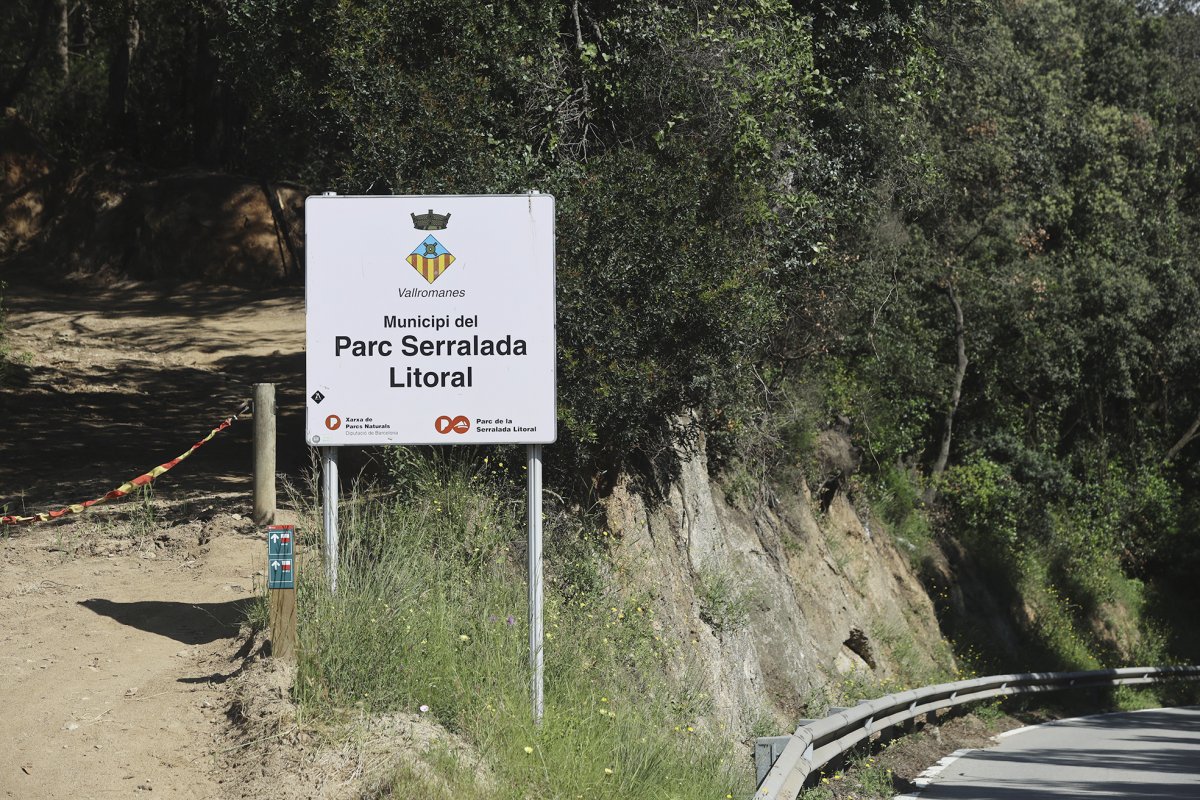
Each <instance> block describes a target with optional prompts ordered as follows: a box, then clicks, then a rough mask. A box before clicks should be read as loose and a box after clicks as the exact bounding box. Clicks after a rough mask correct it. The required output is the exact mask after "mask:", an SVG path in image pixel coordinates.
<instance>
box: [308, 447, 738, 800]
mask: <svg viewBox="0 0 1200 800" xmlns="http://www.w3.org/2000/svg"><path fill="white" fill-rule="evenodd" d="M405 458H406V461H405V467H404V468H405V470H406V473H407V475H406V479H405V481H406V482H405V484H404V486H403V487H402V490H401V491H400V492H399V493H393V494H392V495H390V496H375V497H370V496H368V495H367V494H365V493H361V492H360V493H358V494H357V495H356V496H355V497H352V498H351V499H350V500H349V501H348V502H344V504H343V511H344V513H343V517H342V521H341V527H340V536H341V542H342V560H341V568H340V570H339V576H340V577H339V590H338V593H337V595H336V596H335V595H332V594H330V593H329V592H328V590H327V589H326V587H325V585H324V582H323V580H322V579H321V578H322V576H321V574H320V570H315V569H306V570H304V571H302V572H301V574H300V586H299V591H298V600H299V603H300V613H299V625H300V629H299V640H300V660H299V673H298V678H297V684H296V693H297V697H298V699H299V701H300V703H301V704H302V705H303V706H305V707H307V708H309V709H311V710H314V711H317V712H318V713H324V714H338V713H341V712H343V711H344V710H345V709H350V708H357V709H362V710H364V711H369V712H387V711H408V712H414V713H422V714H427V715H431V716H432V717H434V718H436V720H437V721H438V722H440V723H441V724H442V725H443V726H445V727H446V728H447V729H449V730H451V731H453V732H455V733H457V734H459V735H461V736H462V737H464V738H465V739H466V740H468V741H469V742H471V743H472V744H473V745H474V746H475V747H476V748H477V750H478V752H479V754H480V756H481V758H482V759H483V760H484V763H485V764H486V765H487V767H488V769H489V770H490V771H491V773H492V775H493V776H494V778H495V786H496V787H497V788H495V789H494V790H486V791H488V792H489V794H488V795H487V796H489V797H496V798H526V797H538V798H558V797H562V798H576V797H578V796H580V795H582V796H585V797H589V798H609V797H611V798H629V797H637V798H646V799H647V800H653V798H676V797H678V798H684V797H688V798H691V797H725V796H726V794H733V795H734V796H738V795H739V794H741V795H745V794H747V793H748V792H749V791H751V790H752V788H753V787H752V786H750V781H751V777H750V775H749V770H748V768H746V769H735V768H733V767H732V766H731V763H732V753H731V749H732V745H731V744H730V743H729V742H727V741H726V742H722V741H721V738H720V737H719V736H718V735H717V734H716V732H715V731H712V730H711V726H710V725H709V724H708V721H707V720H706V719H704V718H703V717H701V716H698V715H697V713H696V710H697V708H701V707H702V705H698V704H697V703H696V702H694V701H695V698H694V697H692V696H691V694H692V693H693V692H694V690H692V692H689V691H688V690H687V689H686V687H676V686H673V685H672V684H671V682H670V681H669V680H668V679H667V678H666V677H665V667H666V665H667V663H668V662H669V660H670V659H672V658H673V657H674V656H675V654H676V649H677V645H676V644H673V643H671V642H669V641H666V640H665V639H664V637H662V636H661V635H659V634H657V633H656V632H655V630H654V624H653V619H654V610H653V608H652V607H651V606H650V605H649V603H648V602H646V601H645V600H642V601H636V600H624V601H622V600H619V599H617V597H616V596H615V595H612V594H609V593H608V592H607V590H605V589H603V588H602V587H601V583H600V582H599V581H598V580H594V576H595V575H597V574H598V573H600V572H603V571H604V570H605V569H606V563H605V554H604V548H603V546H602V545H595V544H593V543H592V542H594V541H596V540H600V541H602V540H603V539H604V538H605V537H603V535H602V534H595V533H589V534H587V535H586V536H584V535H582V534H581V532H580V531H579V530H575V531H570V530H547V539H548V540H549V539H550V538H552V537H553V536H556V535H574V536H577V537H581V543H580V544H579V546H577V547H562V546H559V547H557V548H556V550H557V551H558V552H560V553H562V554H563V556H564V557H565V558H567V559H568V560H570V561H572V562H573V563H569V564H563V563H557V564H552V565H548V569H547V572H548V574H550V575H554V576H559V578H558V579H554V580H551V581H549V582H548V585H547V592H546V600H545V626H546V643H545V647H546V649H545V682H546V710H545V717H544V720H543V724H542V725H541V726H540V727H535V726H534V725H533V724H532V721H531V716H532V715H531V710H530V704H529V681H530V671H529V667H528V636H527V627H526V586H525V570H524V553H523V550H524V527H523V525H522V522H521V513H520V512H521V510H522V509H521V508H520V506H521V505H523V502H521V503H519V502H517V501H514V499H513V498H514V497H518V496H519V495H520V492H519V491H516V490H515V489H514V488H510V486H511V478H510V477H509V476H507V475H506V473H505V472H504V471H497V470H494V469H493V468H492V465H490V464H488V465H486V466H485V465H483V464H482V463H477V464H476V465H474V466H463V465H462V464H456V463H454V462H451V461H435V460H431V459H414V458H413V457H412V454H411V452H410V453H409V454H408V455H407V456H406V457H405ZM727 738H732V737H727ZM453 772H454V771H453V770H452V771H451V773H453ZM401 773H402V774H401ZM401 773H398V774H397V776H396V778H395V785H394V787H392V789H391V793H392V795H393V796H412V795H411V794H410V792H411V791H413V787H414V786H418V784H420V785H428V786H433V784H431V783H430V781H429V779H428V778H427V777H426V776H422V775H419V774H416V773H414V772H413V771H412V770H408V771H407V772H405V771H403V770H402V771H401ZM439 780H441V781H443V784H444V786H450V787H457V786H461V785H463V782H462V781H459V780H457V779H455V778H454V776H453V774H451V775H449V776H448V777H443V778H439ZM422 782H423V783H422ZM443 784H438V785H439V786H441V785H443ZM429 791H430V792H431V794H430V795H428V796H441V794H444V792H441V790H440V789H438V790H437V791H434V790H433V789H429ZM479 791H485V790H483V789H479V788H478V787H476V788H474V789H471V790H470V791H467V790H464V791H463V792H462V794H460V795H455V796H467V797H474V796H481V795H477V794H475V792H479Z"/></svg>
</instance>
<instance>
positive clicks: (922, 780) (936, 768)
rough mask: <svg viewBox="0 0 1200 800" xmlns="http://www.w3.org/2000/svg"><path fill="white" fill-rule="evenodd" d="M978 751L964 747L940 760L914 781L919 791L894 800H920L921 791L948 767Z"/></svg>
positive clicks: (897, 796) (896, 797) (899, 795)
mask: <svg viewBox="0 0 1200 800" xmlns="http://www.w3.org/2000/svg"><path fill="white" fill-rule="evenodd" d="M977 749H978V748H976V747H964V748H963V749H961V750H955V751H954V752H953V753H951V754H950V755H948V756H945V757H944V758H942V759H940V760H939V761H938V762H937V763H936V764H934V765H933V766H932V767H930V768H929V769H927V770H925V771H924V772H922V773H921V774H920V775H918V776H917V777H916V779H914V780H913V785H914V786H916V787H917V789H918V791H916V792H913V793H912V794H898V795H896V796H895V797H894V798H893V799H892V800H919V798H920V797H921V792H920V791H919V790H920V789H924V788H925V787H926V786H928V785H929V784H930V783H932V782H933V778H935V777H937V776H938V775H939V774H940V773H941V772H942V770H944V769H945V768H946V767H948V766H950V765H951V764H953V763H954V762H955V761H958V760H959V759H960V758H962V757H963V756H965V755H966V754H967V753H973V752H975V751H976V750H977Z"/></svg>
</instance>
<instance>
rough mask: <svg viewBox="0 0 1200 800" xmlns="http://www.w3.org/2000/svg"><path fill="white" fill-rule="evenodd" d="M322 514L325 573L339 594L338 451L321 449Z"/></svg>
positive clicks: (334, 590)
mask: <svg viewBox="0 0 1200 800" xmlns="http://www.w3.org/2000/svg"><path fill="white" fill-rule="evenodd" d="M321 512H322V516H323V517H324V522H325V571H326V572H327V573H328V575H329V591H330V592H332V593H334V594H337V584H338V451H337V448H336V447H322V448H321Z"/></svg>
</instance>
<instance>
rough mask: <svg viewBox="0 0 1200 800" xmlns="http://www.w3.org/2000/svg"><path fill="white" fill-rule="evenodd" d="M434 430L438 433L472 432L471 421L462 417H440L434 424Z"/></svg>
mask: <svg viewBox="0 0 1200 800" xmlns="http://www.w3.org/2000/svg"><path fill="white" fill-rule="evenodd" d="M433 427H434V429H435V430H436V431H437V432H438V433H442V434H445V433H466V432H467V431H469V430H471V420H469V419H468V418H466V417H464V416H462V415H461V414H460V415H459V416H457V417H449V416H445V415H443V416H440V417H438V418H437V419H436V420H435V421H434V423H433Z"/></svg>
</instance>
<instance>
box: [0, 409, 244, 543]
mask: <svg viewBox="0 0 1200 800" xmlns="http://www.w3.org/2000/svg"><path fill="white" fill-rule="evenodd" d="M248 408H250V401H248V400H247V401H246V402H244V403H242V407H241V408H239V409H238V411H237V414H232V415H230V416H229V417H226V418H225V419H224V420H222V421H221V424H219V425H217V427H215V428H213V429H212V430H211V431H209V432H208V435H207V436H205V437H204V438H203V439H201V440H200V441H198V442H196V443H195V444H194V445H192V446H191V447H190V448H189V449H188V451H187V452H186V453H184V454H183V455H180V456H176V457H175V458H172V459H171V460H170V461H168V462H166V463H165V464H159V465H158V466H157V467H155V468H154V469H152V470H150V471H149V472H147V473H145V474H143V475H139V476H137V477H136V478H134V479H133V480H131V481H129V482H128V483H123V484H121V485H120V486H118V487H117V488H116V489H113V490H112V491H111V492H109V493H108V494H106V495H104V496H103V497H97V498H96V499H95V500H88V501H87V502H86V503H76V504H75V505H70V506H67V507H66V508H60V509H58V510H57V511H50V512H46V513H43V514H33V515H31V516H28V517H19V516H2V517H0V525H19V524H21V523H23V522H46V521H48V520H52V519H58V518H59V517H62V516H65V515H67V514H78V513H79V512H81V511H84V510H86V509H88V508H91V507H92V506H95V505H99V504H100V503H104V502H107V501H109V500H116V499H117V498H118V497H124V496H125V495H127V494H129V493H130V492H132V491H133V490H134V489H136V488H137V487H139V486H147V485H149V484H150V482H151V481H153V480H154V479H155V478H157V477H158V476H159V475H162V474H163V473H164V472H166V471H167V470H169V469H171V468H172V467H174V466H175V465H176V464H178V463H179V462H180V461H183V460H184V459H185V458H187V457H188V456H190V455H191V454H192V453H194V452H196V451H197V450H198V449H200V446H201V445H203V444H204V443H205V442H207V441H208V440H210V439H212V438H213V437H214V436H216V435H217V434H218V433H220V432H221V431H223V430H225V429H226V428H228V427H229V426H230V425H232V424H233V423H235V422H237V419H238V416H239V415H240V414H244V413H245V412H246V410H247V409H248Z"/></svg>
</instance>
